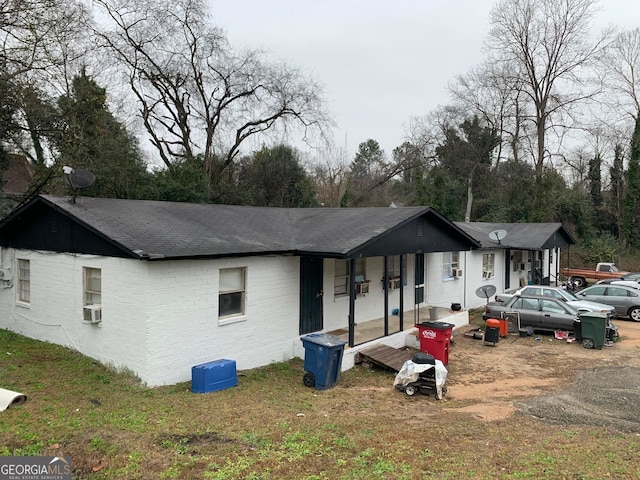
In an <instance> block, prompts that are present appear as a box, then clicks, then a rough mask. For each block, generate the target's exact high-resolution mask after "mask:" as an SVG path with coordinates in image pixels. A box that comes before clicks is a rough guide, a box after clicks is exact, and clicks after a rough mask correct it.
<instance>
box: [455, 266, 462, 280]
mask: <svg viewBox="0 0 640 480" xmlns="http://www.w3.org/2000/svg"><path fill="white" fill-rule="evenodd" d="M453 276H454V277H456V278H460V277H462V269H461V268H454V269H453Z"/></svg>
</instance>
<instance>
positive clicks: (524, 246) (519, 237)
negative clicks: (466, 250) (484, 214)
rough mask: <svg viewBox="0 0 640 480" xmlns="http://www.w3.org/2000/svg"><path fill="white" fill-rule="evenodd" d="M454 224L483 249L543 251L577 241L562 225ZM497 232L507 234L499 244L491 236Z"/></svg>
mask: <svg viewBox="0 0 640 480" xmlns="http://www.w3.org/2000/svg"><path fill="white" fill-rule="evenodd" d="M453 223H454V224H455V225H456V226H457V227H458V228H460V229H461V230H463V231H464V232H466V233H467V234H468V235H469V236H470V237H473V238H475V239H476V240H477V241H478V242H480V244H481V245H482V248H483V249H491V248H513V249H518V250H542V249H547V248H553V247H566V246H568V245H571V244H575V241H574V240H573V238H572V237H571V235H570V234H569V232H568V231H567V230H566V229H565V228H564V226H563V225H562V224H561V223H486V222H453ZM497 230H504V231H505V232H506V235H505V236H504V238H502V239H501V240H500V241H499V242H498V240H497V239H496V237H495V236H494V235H491V236H490V235H489V234H490V233H492V232H495V231H497Z"/></svg>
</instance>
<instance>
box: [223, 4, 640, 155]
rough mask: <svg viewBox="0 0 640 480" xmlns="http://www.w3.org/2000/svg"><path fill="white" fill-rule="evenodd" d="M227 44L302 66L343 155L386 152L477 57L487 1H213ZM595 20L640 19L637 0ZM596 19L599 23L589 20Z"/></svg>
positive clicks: (625, 24) (630, 22) (630, 24)
mask: <svg viewBox="0 0 640 480" xmlns="http://www.w3.org/2000/svg"><path fill="white" fill-rule="evenodd" d="M212 2H213V21H214V23H215V24H216V25H218V26H220V27H222V28H224V29H225V30H226V33H227V35H228V38H229V40H230V41H231V43H232V45H234V46H235V47H238V48H241V47H249V48H260V49H264V50H266V51H267V52H269V54H270V55H273V57H274V58H278V59H282V60H284V61H287V62H289V63H291V64H293V65H296V66H298V67H299V68H301V69H302V70H303V71H305V72H307V73H309V74H311V75H312V76H313V77H314V78H315V79H316V80H317V81H318V82H319V83H320V84H321V85H322V86H323V87H324V90H325V94H326V98H327V100H328V108H329V111H330V113H331V114H332V115H333V118H334V119H335V122H336V123H337V129H336V131H335V136H336V143H337V144H339V145H342V146H344V145H346V147H347V150H348V152H349V159H350V158H352V157H353V154H355V152H356V150H357V148H358V145H359V144H360V143H362V142H364V141H366V140H367V139H369V138H372V139H374V140H377V141H378V142H379V143H380V146H381V147H382V149H383V150H384V151H385V152H386V153H387V155H388V156H391V153H392V151H393V149H394V148H396V147H397V146H399V145H400V144H402V142H403V141H404V139H405V132H406V128H407V126H408V123H409V120H410V119H411V117H414V116H422V115H426V114H427V113H429V112H430V111H432V110H433V109H434V108H436V107H437V106H438V105H444V104H447V103H449V99H448V97H447V93H446V88H447V83H448V82H450V81H453V80H454V78H455V76H456V75H459V74H464V73H466V72H467V71H468V70H470V69H471V68H472V67H473V66H475V65H478V64H479V63H481V61H482V57H483V52H482V45H483V41H484V39H485V37H486V34H487V32H488V30H489V25H488V16H489V12H490V10H491V8H492V7H493V6H494V5H495V4H496V3H497V2H496V1H495V0H395V1H391V0H386V1H385V0H315V1H311V0H212ZM600 8H601V11H600V13H599V14H598V23H599V25H600V26H605V25H610V24H613V25H615V26H618V27H620V28H624V29H631V28H635V27H640V0H601V1H600ZM598 28H600V27H598Z"/></svg>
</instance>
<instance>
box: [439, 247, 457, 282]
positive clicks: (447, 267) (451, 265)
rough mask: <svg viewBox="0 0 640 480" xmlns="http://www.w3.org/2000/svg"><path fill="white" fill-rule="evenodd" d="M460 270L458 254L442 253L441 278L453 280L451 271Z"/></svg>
mask: <svg viewBox="0 0 640 480" xmlns="http://www.w3.org/2000/svg"><path fill="white" fill-rule="evenodd" d="M459 268H460V252H442V278H443V279H449V278H453V270H454V269H456V270H458V269H459Z"/></svg>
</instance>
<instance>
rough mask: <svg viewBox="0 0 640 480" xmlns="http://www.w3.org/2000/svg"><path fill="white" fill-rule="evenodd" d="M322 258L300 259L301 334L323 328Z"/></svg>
mask: <svg viewBox="0 0 640 480" xmlns="http://www.w3.org/2000/svg"><path fill="white" fill-rule="evenodd" d="M322 264H323V259H322V258H315V257H302V258H301V259H300V335H304V334H306V333H311V332H318V331H320V330H322V329H323V328H324V327H323V318H322V295H323V291H322Z"/></svg>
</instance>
